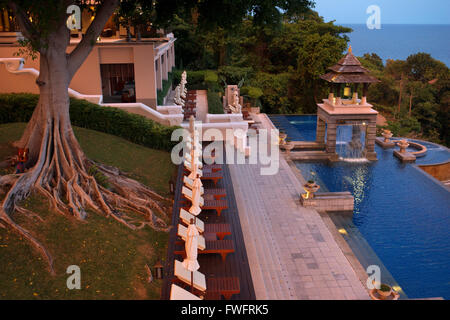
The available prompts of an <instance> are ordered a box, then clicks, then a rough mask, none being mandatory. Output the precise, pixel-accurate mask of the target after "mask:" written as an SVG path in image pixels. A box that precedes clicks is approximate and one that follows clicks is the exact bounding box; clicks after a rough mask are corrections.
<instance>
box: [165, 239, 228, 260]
mask: <svg viewBox="0 0 450 320" xmlns="http://www.w3.org/2000/svg"><path fill="white" fill-rule="evenodd" d="M205 243H206V247H205V249H203V250H198V254H212V253H218V254H220V256H221V257H222V261H225V260H226V259H227V255H228V254H229V253H233V252H234V245H233V240H206V242H205ZM173 253H174V254H177V255H181V256H182V257H183V258H186V251H185V248H184V245H183V246H180V247H179V248H177V249H175V250H174V251H173Z"/></svg>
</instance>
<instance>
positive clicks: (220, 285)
mask: <svg viewBox="0 0 450 320" xmlns="http://www.w3.org/2000/svg"><path fill="white" fill-rule="evenodd" d="M206 287H207V288H208V290H207V291H206V299H208V300H212V299H214V300H216V299H217V295H219V297H220V295H222V296H223V297H224V298H225V299H226V300H230V299H231V297H232V296H233V294H239V293H240V292H241V287H240V284H239V278H238V277H227V278H208V279H207V280H206Z"/></svg>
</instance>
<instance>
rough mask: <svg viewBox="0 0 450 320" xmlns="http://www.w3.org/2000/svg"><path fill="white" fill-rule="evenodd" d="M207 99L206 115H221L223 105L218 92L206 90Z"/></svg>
mask: <svg viewBox="0 0 450 320" xmlns="http://www.w3.org/2000/svg"><path fill="white" fill-rule="evenodd" d="M207 98H208V113H212V114H222V113H223V104H222V101H221V99H220V92H216V91H212V90H208V92H207Z"/></svg>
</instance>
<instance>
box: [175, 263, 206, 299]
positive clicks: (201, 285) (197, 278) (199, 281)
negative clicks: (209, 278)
mask: <svg viewBox="0 0 450 320" xmlns="http://www.w3.org/2000/svg"><path fill="white" fill-rule="evenodd" d="M173 274H174V276H175V277H176V278H177V279H178V280H180V281H181V282H183V283H185V284H187V285H189V286H190V285H191V271H189V270H188V269H186V268H185V267H184V266H183V263H182V262H181V261H178V260H175V265H174V270H173ZM193 280H194V281H193V286H194V289H197V290H198V291H200V292H202V293H204V292H206V277H205V275H204V274H203V273H201V272H199V271H195V272H194V273H193Z"/></svg>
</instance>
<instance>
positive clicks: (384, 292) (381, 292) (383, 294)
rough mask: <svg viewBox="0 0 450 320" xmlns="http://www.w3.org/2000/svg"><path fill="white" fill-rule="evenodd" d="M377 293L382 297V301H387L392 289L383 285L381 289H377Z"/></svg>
mask: <svg viewBox="0 0 450 320" xmlns="http://www.w3.org/2000/svg"><path fill="white" fill-rule="evenodd" d="M377 293H378V294H379V295H380V298H381V299H386V298H387V297H389V296H390V295H391V294H392V287H391V286H389V285H387V284H384V283H382V284H381V285H380V289H377Z"/></svg>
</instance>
